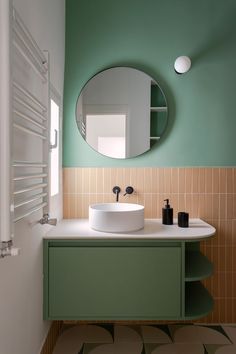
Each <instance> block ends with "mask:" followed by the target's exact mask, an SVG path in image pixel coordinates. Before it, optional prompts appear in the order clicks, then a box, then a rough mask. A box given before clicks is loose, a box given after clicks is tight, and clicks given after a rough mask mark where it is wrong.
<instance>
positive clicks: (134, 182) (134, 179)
mask: <svg viewBox="0 0 236 354" xmlns="http://www.w3.org/2000/svg"><path fill="white" fill-rule="evenodd" d="M137 173H138V169H137V168H134V167H133V168H131V169H130V185H131V186H132V187H133V188H134V189H135V190H136V189H137V188H138V185H137Z"/></svg>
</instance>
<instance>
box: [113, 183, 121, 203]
mask: <svg viewBox="0 0 236 354" xmlns="http://www.w3.org/2000/svg"><path fill="white" fill-rule="evenodd" d="M112 192H113V193H114V194H116V201H117V202H118V201H119V194H120V192H121V189H120V187H119V186H115V187H113V188H112Z"/></svg>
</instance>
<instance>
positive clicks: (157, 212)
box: [152, 194, 161, 219]
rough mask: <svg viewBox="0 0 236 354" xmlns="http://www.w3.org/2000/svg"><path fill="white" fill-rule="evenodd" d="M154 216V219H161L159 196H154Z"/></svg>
mask: <svg viewBox="0 0 236 354" xmlns="http://www.w3.org/2000/svg"><path fill="white" fill-rule="evenodd" d="M152 215H153V218H154V219H156V218H157V219H159V218H160V217H161V206H160V196H159V194H153V195H152Z"/></svg>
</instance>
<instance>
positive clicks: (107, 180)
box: [103, 167, 112, 193]
mask: <svg viewBox="0 0 236 354" xmlns="http://www.w3.org/2000/svg"><path fill="white" fill-rule="evenodd" d="M111 171H112V169H111V168H108V167H107V168H104V169H103V173H104V174H103V181H104V182H103V183H104V185H103V187H104V189H103V191H104V193H111V190H112V183H111Z"/></svg>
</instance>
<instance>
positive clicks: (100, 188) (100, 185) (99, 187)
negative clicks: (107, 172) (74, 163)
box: [96, 168, 104, 194]
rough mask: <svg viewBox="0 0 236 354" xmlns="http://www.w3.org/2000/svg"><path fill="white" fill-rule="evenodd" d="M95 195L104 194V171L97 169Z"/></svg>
mask: <svg viewBox="0 0 236 354" xmlns="http://www.w3.org/2000/svg"><path fill="white" fill-rule="evenodd" d="M96 193H98V194H100V193H104V169H103V168H97V180H96Z"/></svg>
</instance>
